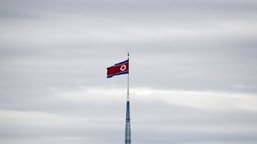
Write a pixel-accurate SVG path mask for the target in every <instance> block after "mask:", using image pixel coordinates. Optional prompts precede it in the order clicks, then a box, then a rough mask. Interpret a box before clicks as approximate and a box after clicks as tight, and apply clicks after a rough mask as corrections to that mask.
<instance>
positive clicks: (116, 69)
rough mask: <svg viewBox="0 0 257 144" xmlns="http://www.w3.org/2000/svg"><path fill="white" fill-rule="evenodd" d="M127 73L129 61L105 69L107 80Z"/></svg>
mask: <svg viewBox="0 0 257 144" xmlns="http://www.w3.org/2000/svg"><path fill="white" fill-rule="evenodd" d="M128 73H129V59H127V60H125V61H123V62H119V63H116V64H115V65H114V66H110V67H108V68H107V78H111V77H113V76H116V75H122V74H128Z"/></svg>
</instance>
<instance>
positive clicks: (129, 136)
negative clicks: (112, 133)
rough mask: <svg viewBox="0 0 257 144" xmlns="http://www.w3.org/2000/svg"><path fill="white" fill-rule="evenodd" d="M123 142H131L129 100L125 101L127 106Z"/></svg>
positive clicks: (128, 143) (127, 143) (129, 143)
mask: <svg viewBox="0 0 257 144" xmlns="http://www.w3.org/2000/svg"><path fill="white" fill-rule="evenodd" d="M125 144H131V131H130V109H129V100H128V101H127V107H126V130H125Z"/></svg>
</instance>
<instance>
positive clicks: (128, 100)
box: [127, 53, 129, 101]
mask: <svg viewBox="0 0 257 144" xmlns="http://www.w3.org/2000/svg"><path fill="white" fill-rule="evenodd" d="M128 60H129V53H128ZM127 101H129V73H128V76H127Z"/></svg>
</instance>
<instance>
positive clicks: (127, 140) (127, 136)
mask: <svg viewBox="0 0 257 144" xmlns="http://www.w3.org/2000/svg"><path fill="white" fill-rule="evenodd" d="M128 60H129V53H128ZM127 78H128V79H127V106H126V127H125V144H131V130H130V106H129V105H130V104H129V62H128V77H127Z"/></svg>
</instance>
